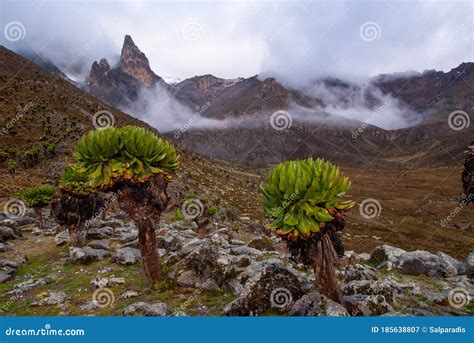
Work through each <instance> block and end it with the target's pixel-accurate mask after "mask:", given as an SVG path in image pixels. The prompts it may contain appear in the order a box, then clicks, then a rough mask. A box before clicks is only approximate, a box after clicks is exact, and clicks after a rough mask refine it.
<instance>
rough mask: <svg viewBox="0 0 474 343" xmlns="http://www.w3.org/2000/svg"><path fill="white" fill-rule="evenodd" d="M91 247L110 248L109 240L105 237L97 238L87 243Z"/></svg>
mask: <svg viewBox="0 0 474 343" xmlns="http://www.w3.org/2000/svg"><path fill="white" fill-rule="evenodd" d="M87 245H88V246H90V247H91V248H93V249H102V250H110V246H109V242H108V241H106V240H105V239H98V240H95V241H91V242H89V243H88V244H87Z"/></svg>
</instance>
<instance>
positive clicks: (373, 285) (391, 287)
mask: <svg viewBox="0 0 474 343" xmlns="http://www.w3.org/2000/svg"><path fill="white" fill-rule="evenodd" d="M406 288H408V287H406V286H404V285H402V284H399V283H398V282H396V281H395V280H393V279H391V278H386V279H383V280H377V281H374V280H353V281H350V282H348V283H344V284H342V286H341V290H342V293H344V294H345V295H355V294H363V295H383V296H384V297H385V298H386V299H388V300H390V301H393V298H394V295H397V294H401V293H403V292H404V289H406Z"/></svg>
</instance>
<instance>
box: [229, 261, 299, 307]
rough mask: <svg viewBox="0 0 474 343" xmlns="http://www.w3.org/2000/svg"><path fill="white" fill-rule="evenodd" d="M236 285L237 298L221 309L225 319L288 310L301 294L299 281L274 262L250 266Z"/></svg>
mask: <svg viewBox="0 0 474 343" xmlns="http://www.w3.org/2000/svg"><path fill="white" fill-rule="evenodd" d="M236 281H237V282H238V283H240V285H241V286H243V287H242V290H241V291H239V287H236V288H235V290H236V291H237V292H238V294H239V297H238V298H237V299H236V300H234V301H233V302H231V303H230V304H228V305H227V306H226V307H225V308H224V314H225V315H227V316H249V315H257V314H259V313H262V312H264V311H265V310H269V309H272V308H273V309H276V310H287V309H288V308H289V307H290V306H291V305H292V304H293V302H294V301H296V300H297V299H299V298H301V297H302V296H303V294H304V292H303V289H302V286H301V284H300V281H299V280H298V277H297V276H296V275H295V274H294V273H293V272H291V271H290V270H288V269H287V268H286V267H285V266H284V265H283V264H282V262H281V261H280V260H276V259H274V260H267V261H263V262H254V263H252V264H251V265H250V266H249V267H248V268H247V270H246V271H245V272H244V273H242V274H241V275H239V276H238V277H237V279H236Z"/></svg>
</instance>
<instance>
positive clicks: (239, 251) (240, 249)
mask: <svg viewBox="0 0 474 343" xmlns="http://www.w3.org/2000/svg"><path fill="white" fill-rule="evenodd" d="M230 254H231V255H238V256H240V255H248V256H252V257H255V258H259V257H262V256H263V252H261V251H260V250H257V249H254V248H250V247H248V246H237V247H235V248H232V249H230Z"/></svg>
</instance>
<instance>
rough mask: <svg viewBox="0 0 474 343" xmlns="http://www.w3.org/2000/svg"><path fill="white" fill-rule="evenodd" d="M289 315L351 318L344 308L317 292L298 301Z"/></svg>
mask: <svg viewBox="0 0 474 343" xmlns="http://www.w3.org/2000/svg"><path fill="white" fill-rule="evenodd" d="M288 314H289V315H290V316H329V317H341V316H349V313H348V312H347V310H346V309H345V308H344V306H342V305H341V304H338V303H337V302H335V301H333V300H331V299H329V298H328V297H326V296H324V295H322V294H319V293H317V292H312V293H309V294H306V295H304V296H303V297H301V298H300V299H299V300H297V301H296V302H295V303H294V304H293V306H292V307H291V310H290V312H289V313H288Z"/></svg>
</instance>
